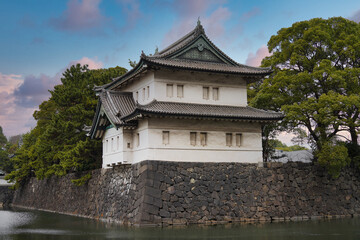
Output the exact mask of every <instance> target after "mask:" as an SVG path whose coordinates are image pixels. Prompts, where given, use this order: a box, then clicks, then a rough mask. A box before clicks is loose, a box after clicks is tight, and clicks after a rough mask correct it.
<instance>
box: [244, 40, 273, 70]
mask: <svg viewBox="0 0 360 240" xmlns="http://www.w3.org/2000/svg"><path fill="white" fill-rule="evenodd" d="M270 55H271V54H270V53H269V50H268V48H267V47H266V46H265V45H263V46H261V47H260V48H259V49H258V50H257V51H256V53H255V54H254V53H249V55H248V57H247V59H246V62H245V64H246V65H249V66H253V67H259V66H260V65H261V60H262V59H263V58H265V57H268V56H270Z"/></svg>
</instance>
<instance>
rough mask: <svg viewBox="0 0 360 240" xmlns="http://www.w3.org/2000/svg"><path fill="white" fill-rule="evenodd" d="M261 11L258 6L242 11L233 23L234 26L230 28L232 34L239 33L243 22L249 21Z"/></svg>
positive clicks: (242, 28)
mask: <svg viewBox="0 0 360 240" xmlns="http://www.w3.org/2000/svg"><path fill="white" fill-rule="evenodd" d="M260 13H261V11H260V8H257V7H254V8H253V9H251V10H250V11H248V12H245V13H243V14H242V15H241V16H240V17H239V19H238V22H237V23H236V24H235V26H234V27H233V28H232V29H231V32H232V33H233V34H237V35H240V34H242V33H243V31H244V23H246V22H247V21H249V20H250V19H251V18H253V17H255V16H257V15H259V14H260Z"/></svg>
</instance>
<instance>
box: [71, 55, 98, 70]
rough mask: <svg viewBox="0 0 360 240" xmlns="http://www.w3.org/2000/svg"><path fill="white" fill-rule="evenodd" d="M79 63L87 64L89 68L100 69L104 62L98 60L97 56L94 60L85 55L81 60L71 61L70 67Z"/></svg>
mask: <svg viewBox="0 0 360 240" xmlns="http://www.w3.org/2000/svg"><path fill="white" fill-rule="evenodd" d="M77 63H80V64H81V65H85V64H87V65H88V67H89V69H99V68H102V67H103V63H102V62H101V61H98V60H97V58H95V59H94V60H93V59H90V58H87V57H83V58H81V59H80V60H74V61H71V62H70V63H69V65H68V67H70V66H72V65H76V64H77Z"/></svg>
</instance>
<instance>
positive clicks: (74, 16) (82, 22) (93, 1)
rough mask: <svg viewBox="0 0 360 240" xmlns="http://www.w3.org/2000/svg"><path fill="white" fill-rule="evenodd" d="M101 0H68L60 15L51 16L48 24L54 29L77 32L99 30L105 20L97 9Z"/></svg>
mask: <svg viewBox="0 0 360 240" xmlns="http://www.w3.org/2000/svg"><path fill="white" fill-rule="evenodd" d="M100 2H101V0H80V1H79V0H69V1H68V3H67V8H66V10H65V11H64V12H63V13H62V14H61V16H59V17H56V18H51V19H50V20H49V24H50V25H51V26H53V27H54V28H56V29H59V30H63V31H69V32H77V31H87V30H99V29H100V27H101V26H103V25H104V23H105V22H106V20H107V19H106V17H105V16H103V15H102V14H101V12H100V9H99V4H100Z"/></svg>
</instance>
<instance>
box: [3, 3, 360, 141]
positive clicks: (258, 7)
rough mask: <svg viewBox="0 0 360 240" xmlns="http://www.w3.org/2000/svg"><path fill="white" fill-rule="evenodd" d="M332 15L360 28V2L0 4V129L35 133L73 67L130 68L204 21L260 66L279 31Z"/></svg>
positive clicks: (215, 36) (221, 43) (217, 37)
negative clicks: (38, 116) (45, 106)
mask: <svg viewBox="0 0 360 240" xmlns="http://www.w3.org/2000/svg"><path fill="white" fill-rule="evenodd" d="M334 16H342V17H345V18H348V19H350V20H353V21H356V22H359V21H360V1H359V0H343V1H333V0H327V1H322V0H316V1H314V0H311V1H309V0H302V1H293V0H287V1H280V0H271V1H270V0H252V1H249V0H218V1H216V0H172V1H170V0H148V1H140V0H51V1H49V0H12V1H6V0H0V22H1V23H2V24H0V126H2V127H3V131H4V133H5V135H6V136H7V137H10V136H13V135H17V134H22V133H26V132H28V131H30V130H31V128H33V127H34V126H35V125H36V122H35V120H34V119H33V117H32V114H33V112H34V111H35V110H37V109H38V106H39V104H40V103H41V102H42V101H44V100H47V99H48V98H49V96H50V93H49V90H51V89H53V87H54V86H55V85H57V84H59V83H60V78H61V76H62V73H63V72H64V70H65V69H66V68H68V67H69V66H71V65H73V64H76V63H81V64H88V65H89V68H91V69H97V68H109V67H115V66H121V67H125V68H127V69H129V68H130V66H129V64H128V60H129V59H131V60H133V61H138V60H139V58H140V54H141V51H144V52H145V53H146V54H151V53H154V51H155V49H156V47H158V48H159V50H161V49H163V48H164V47H166V46H167V45H169V44H171V43H172V42H174V41H176V40H177V39H178V38H180V37H182V36H183V35H185V34H186V33H188V32H189V31H191V30H192V29H193V28H194V27H195V26H196V22H197V19H198V17H200V20H201V23H202V25H203V26H204V28H205V32H206V34H207V35H208V36H209V38H210V39H211V40H212V41H213V42H214V43H215V44H216V45H217V46H218V47H219V48H220V49H222V50H223V51H224V52H225V53H226V54H227V55H229V56H230V57H231V58H232V59H234V60H235V61H237V62H239V63H243V64H248V65H251V66H259V65H260V62H261V59H262V58H263V57H265V56H268V55H269V52H268V49H267V47H266V45H267V42H268V41H269V39H270V37H271V36H272V35H275V34H276V33H277V31H278V30H280V29H281V28H284V27H290V26H291V25H292V24H293V23H295V22H298V21H303V20H309V19H311V18H316V17H321V18H325V19H326V18H329V17H334ZM283 138H284V141H285V142H288V143H289V142H290V140H289V139H290V138H289V137H284V136H283Z"/></svg>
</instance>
